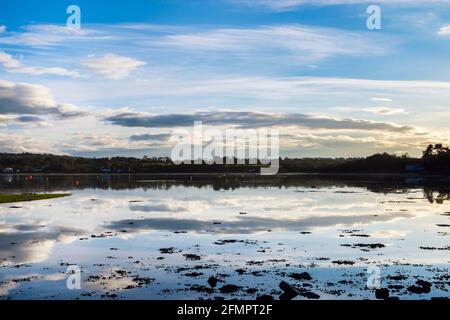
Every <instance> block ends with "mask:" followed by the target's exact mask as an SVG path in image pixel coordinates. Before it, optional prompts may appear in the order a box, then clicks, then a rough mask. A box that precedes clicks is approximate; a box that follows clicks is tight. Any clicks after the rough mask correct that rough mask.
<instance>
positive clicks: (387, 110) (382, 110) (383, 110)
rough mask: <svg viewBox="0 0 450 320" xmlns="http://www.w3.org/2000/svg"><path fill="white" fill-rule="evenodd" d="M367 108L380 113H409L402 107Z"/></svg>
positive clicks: (369, 110)
mask: <svg viewBox="0 0 450 320" xmlns="http://www.w3.org/2000/svg"><path fill="white" fill-rule="evenodd" d="M365 110H366V111H368V112H372V113H375V114H379V115H393V114H408V112H406V111H405V110H404V109H401V108H389V107H377V108H368V109H365Z"/></svg>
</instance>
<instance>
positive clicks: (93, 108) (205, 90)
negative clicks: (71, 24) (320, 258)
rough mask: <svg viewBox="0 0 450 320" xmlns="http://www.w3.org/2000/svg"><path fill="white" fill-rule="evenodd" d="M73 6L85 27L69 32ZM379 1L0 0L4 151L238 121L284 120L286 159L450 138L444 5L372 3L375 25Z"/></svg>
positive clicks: (64, 148)
mask: <svg viewBox="0 0 450 320" xmlns="http://www.w3.org/2000/svg"><path fill="white" fill-rule="evenodd" d="M71 4H76V5H78V6H79V7H80V9H81V29H80V30H71V29H68V28H67V27H66V19H67V17H68V15H67V14H66V8H67V7H68V6H69V5H71ZM370 4H372V1H366V0H350V1H342V0H319V1H309V0H279V1H270V0H254V1H250V0H249V1H247V0H217V1H207V0H193V1H175V0H166V1H162V0H161V1H156V0H155V1H148V0H147V1H144V0H142V1H129V2H126V3H124V2H123V1H75V2H72V1H50V0H46V1H34V0H29V1H15V2H10V3H5V2H3V3H2V4H0V152H2V151H3V152H25V151H29V152H53V153H59V154H73V155H84V156H114V155H134V156H142V155H167V154H168V152H169V150H170V144H169V142H168V141H167V137H168V136H169V135H170V133H171V131H172V130H173V129H174V128H176V127H178V126H180V121H181V123H183V125H184V126H186V122H185V120H186V119H196V118H198V119H201V120H203V121H204V122H206V123H207V124H208V122H211V123H212V122H214V125H215V126H218V127H221V128H226V127H230V126H231V127H238V126H240V125H242V117H246V119H248V123H246V124H245V126H246V127H251V126H255V127H258V126H261V125H263V124H267V123H269V124H270V126H271V127H277V128H279V129H280V130H281V132H282V140H281V149H282V150H281V153H282V155H289V156H298V157H304V156H323V157H328V156H332V157H340V156H344V157H347V156H364V155H368V154H372V153H375V152H382V151H388V152H393V153H394V152H395V153H402V152H408V153H410V154H413V155H419V154H420V150H421V149H423V148H424V146H425V145H426V144H427V143H430V142H444V143H448V140H449V139H450V130H449V129H448V119H449V115H450V112H449V111H448V104H449V102H448V101H450V99H449V98H450V91H449V89H450V65H449V59H450V58H449V57H450V55H449V54H450V4H448V2H447V1H439V0H435V1H420V0H394V1H378V4H379V6H380V8H381V21H382V29H381V30H369V29H367V27H366V19H367V17H368V14H367V13H366V9H367V7H368V6H369V5H370ZM213 112H216V113H217V115H216V116H214V117H212V116H211V114H212V113H213ZM219 116H220V117H221V119H220V121H217V117H219ZM162 117H163V118H162ZM261 118H262V119H264V121H258V120H257V119H261ZM161 119H164V121H165V122H164V123H165V124H166V125H165V126H161V125H157V121H158V120H161ZM136 123H139V125H136ZM136 136H138V137H141V138H139V139H136Z"/></svg>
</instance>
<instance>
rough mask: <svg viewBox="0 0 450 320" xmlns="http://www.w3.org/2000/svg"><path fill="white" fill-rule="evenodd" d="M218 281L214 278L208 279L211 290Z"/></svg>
mask: <svg viewBox="0 0 450 320" xmlns="http://www.w3.org/2000/svg"><path fill="white" fill-rule="evenodd" d="M217 281H218V279H217V278H216V277H209V279H208V284H209V285H210V286H211V288H215V287H216V285H217Z"/></svg>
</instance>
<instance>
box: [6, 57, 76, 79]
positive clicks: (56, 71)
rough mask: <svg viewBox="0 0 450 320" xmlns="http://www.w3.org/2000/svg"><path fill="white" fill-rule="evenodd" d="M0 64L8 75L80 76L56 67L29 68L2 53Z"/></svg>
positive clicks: (74, 72)
mask: <svg viewBox="0 0 450 320" xmlns="http://www.w3.org/2000/svg"><path fill="white" fill-rule="evenodd" d="M0 64H2V65H3V68H5V70H6V71H8V72H10V73H21V74H29V75H45V74H47V75H57V76H69V77H79V76H80V74H79V73H78V72H77V71H71V70H67V69H64V68H58V67H29V66H26V65H24V64H22V63H21V62H20V61H19V60H17V59H14V58H13V57H12V56H11V55H10V54H7V53H6V52H4V51H0Z"/></svg>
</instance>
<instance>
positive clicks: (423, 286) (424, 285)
mask: <svg viewBox="0 0 450 320" xmlns="http://www.w3.org/2000/svg"><path fill="white" fill-rule="evenodd" d="M408 291H409V292H412V293H415V294H421V293H430V292H431V283H429V282H428V281H424V280H417V281H416V285H415V286H410V287H409V288H408Z"/></svg>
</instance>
